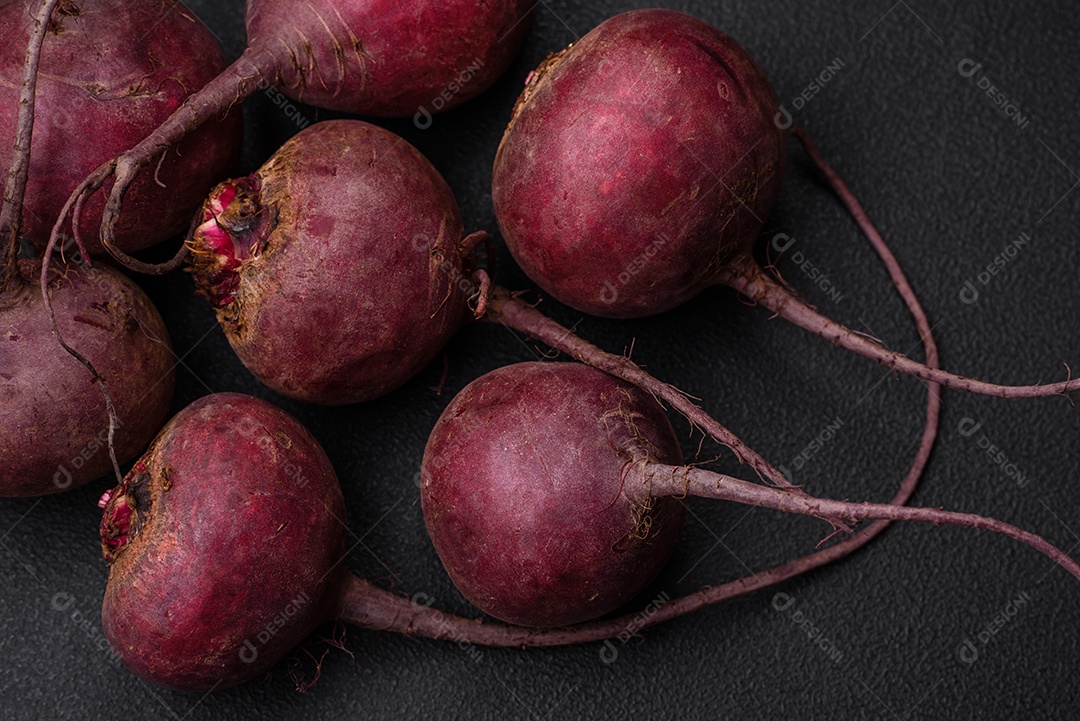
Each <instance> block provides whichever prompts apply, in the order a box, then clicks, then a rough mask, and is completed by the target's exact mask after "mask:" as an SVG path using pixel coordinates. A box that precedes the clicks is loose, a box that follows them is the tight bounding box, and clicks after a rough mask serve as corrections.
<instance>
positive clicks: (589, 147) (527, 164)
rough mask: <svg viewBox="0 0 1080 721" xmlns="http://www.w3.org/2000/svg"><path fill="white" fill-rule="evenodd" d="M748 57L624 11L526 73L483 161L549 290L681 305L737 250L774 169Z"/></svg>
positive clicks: (762, 103)
mask: <svg viewBox="0 0 1080 721" xmlns="http://www.w3.org/2000/svg"><path fill="white" fill-rule="evenodd" d="M776 106H777V101H776V97H775V95H774V94H773V91H772V88H771V87H770V86H769V83H768V81H767V80H766V79H765V76H764V74H763V73H762V72H761V69H760V68H758V66H757V65H756V64H755V63H754V61H753V60H752V59H751V58H750V56H749V55H747V54H746V52H745V51H744V50H743V49H742V48H741V47H739V45H737V44H736V43H735V41H734V40H732V39H731V38H729V37H728V36H727V35H724V34H723V33H721V32H720V31H719V30H716V29H715V28H713V27H711V26H709V25H707V24H706V23H703V22H700V21H698V20H695V19H693V18H691V17H689V16H687V15H683V14H681V13H676V12H673V11H669V10H643V11H638V12H630V13H625V14H623V15H618V16H616V17H614V18H611V19H610V20H608V21H606V22H605V23H603V24H602V25H600V26H599V27H598V28H596V29H595V30H593V31H592V32H590V33H589V34H587V35H586V36H585V37H583V38H581V40H579V41H578V42H576V43H574V44H573V45H572V46H570V47H569V48H568V49H566V50H564V51H562V52H561V53H558V54H556V55H554V56H552V57H551V58H549V59H548V60H547V61H546V62H545V63H544V64H543V65H541V66H540V67H539V68H538V69H537V70H536V71H535V72H534V73H533V75H532V76H531V77H530V79H529V84H528V87H527V88H526V90H525V92H524V93H523V94H522V96H521V98H520V99H519V100H518V105H517V108H516V109H515V112H514V117H513V120H511V122H510V126H509V127H508V128H507V130H506V134H505V136H504V137H503V141H502V144H501V145H500V146H499V152H498V156H497V157H496V160H495V173H494V177H493V179H492V189H493V200H494V202H495V211H496V214H497V217H498V220H499V228H500V229H501V230H502V233H503V236H504V237H505V238H506V244H507V246H508V247H509V248H510V252H511V253H512V254H513V256H514V259H515V260H517V262H518V264H519V265H521V268H522V270H524V271H525V272H526V273H527V274H528V275H529V277H530V278H532V279H533V280H534V281H536V283H537V284H539V285H540V287H541V288H543V289H544V290H545V291H547V292H549V293H551V294H552V295H553V296H555V297H556V298H558V299H559V300H560V301H562V302H564V303H567V304H568V305H571V306H573V307H574V308H577V309H578V310H581V311H584V312H586V313H592V314H594V315H601V316H610V317H617V318H633V317H641V316H647V315H653V314H655V313H661V312H663V311H666V310H670V309H671V308H674V307H676V306H679V305H681V304H683V303H684V302H686V301H687V300H689V299H690V298H692V297H694V296H695V295H697V294H698V293H700V292H701V291H702V290H704V289H705V288H707V287H709V286H710V285H713V284H715V283H716V273H717V271H718V270H719V269H720V268H722V267H724V265H725V264H727V263H729V262H731V261H732V260H733V259H735V258H737V257H739V256H740V255H741V254H743V253H745V252H747V251H748V250H749V248H750V246H751V244H752V243H753V242H754V239H755V238H756V237H757V235H758V232H759V231H760V230H761V225H762V222H763V221H764V219H765V218H766V217H768V215H769V213H770V212H771V211H772V208H773V206H774V205H775V203H776V198H777V195H778V193H779V190H780V181H781V178H782V176H783V170H784V158H785V145H784V133H783V131H782V130H780V129H779V128H778V127H777V126H776V125H775V124H774V123H773V115H774V114H775V113H776Z"/></svg>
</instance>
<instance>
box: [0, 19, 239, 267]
mask: <svg viewBox="0 0 1080 721" xmlns="http://www.w3.org/2000/svg"><path fill="white" fill-rule="evenodd" d="M40 4H41V3H40V1H39V0H0V26H2V27H5V28H9V29H11V30H12V31H13V32H12V33H9V34H8V37H6V38H5V40H4V43H3V46H4V47H3V48H2V49H0V147H3V148H10V147H12V144H13V143H12V141H13V139H14V130H15V125H16V123H15V119H16V115H17V113H18V103H17V102H16V100H17V97H18V87H19V85H20V81H19V79H20V78H21V76H22V68H23V56H24V50H25V48H26V43H27V38H28V36H29V31H28V30H27V26H28V25H29V24H30V23H29V21H30V19H31V18H32V16H33V15H34V14H36V12H37V8H38V7H39V6H40ZM148 28H153V32H148ZM224 67H225V57H224V55H223V54H222V51H221V48H220V46H219V45H218V43H217V41H216V40H215V39H214V36H213V35H212V34H211V33H210V31H209V30H208V29H207V28H206V26H204V25H203V24H202V23H201V22H200V21H199V20H198V19H197V18H196V17H195V16H194V15H193V14H192V13H191V12H190V11H189V10H188V9H187V8H186V7H184V5H183V3H181V2H177V1H176V0H165V1H162V0H124V1H120V0H65V1H64V2H62V3H60V4H59V7H58V8H57V10H56V12H55V13H54V14H53V15H52V19H51V22H50V26H49V34H48V36H47V38H46V40H45V46H44V51H43V53H42V60H41V81H40V82H39V83H38V87H37V101H36V102H37V108H38V114H39V115H40V116H41V117H42V118H43V119H44V120H43V121H42V122H39V123H38V124H37V127H36V128H35V132H34V142H33V148H32V153H31V158H32V160H31V166H30V174H29V182H28V187H27V196H26V202H25V206H24V208H23V215H22V230H23V233H24V234H25V235H26V237H27V238H29V239H30V240H32V241H33V242H34V243H35V244H36V245H38V246H39V247H44V246H45V244H46V242H47V241H48V238H49V232H50V230H51V229H52V227H53V224H54V223H56V221H57V219H58V218H59V217H60V215H61V209H62V208H63V206H64V202H65V201H66V200H67V197H68V194H69V193H70V192H71V189H72V188H74V187H76V186H77V185H78V184H79V183H80V182H81V181H82V179H83V178H85V177H86V176H87V175H88V174H89V173H90V172H91V171H93V170H94V169H95V168H97V167H98V166H99V165H101V163H103V162H105V161H106V160H108V159H109V158H111V157H113V156H114V155H116V154H117V153H120V152H122V151H123V150H126V149H127V148H129V147H131V146H132V145H133V144H135V143H136V142H138V141H139V140H141V139H142V138H144V137H145V136H146V135H147V134H148V133H149V132H150V131H151V130H152V129H153V128H155V127H157V125H158V124H160V123H161V122H162V121H163V120H164V119H165V118H167V117H169V115H171V114H172V113H173V112H174V111H175V110H176V109H177V108H178V107H180V105H181V104H182V103H183V102H184V101H185V100H186V99H187V97H188V96H189V95H190V94H191V93H192V92H194V91H196V90H198V89H199V88H200V87H202V86H203V85H205V84H206V82H207V81H208V80H210V79H211V78H213V77H214V76H215V75H216V74H217V73H219V72H221V70H222V69H223V68H224ZM240 134H241V122H240V113H239V111H238V110H237V111H234V112H230V113H229V114H228V115H227V116H226V117H224V118H215V119H214V120H212V121H211V122H209V123H207V124H206V125H205V126H204V127H202V128H200V129H199V130H198V131H197V132H195V133H193V134H192V135H191V136H189V137H188V138H186V139H185V140H184V142H183V143H181V144H179V145H177V146H176V147H175V148H172V149H170V150H168V151H166V152H165V153H164V155H163V154H162V152H161V151H162V149H161V148H157V149H155V151H154V155H153V162H154V168H155V169H154V172H153V173H152V174H147V176H146V177H143V178H139V180H138V181H136V182H135V183H134V184H133V185H132V186H131V188H129V189H128V191H127V195H126V198H125V199H126V202H127V206H126V210H125V212H124V214H123V215H122V216H121V217H120V218H119V222H118V224H117V225H116V231H115V242H116V244H117V245H118V246H119V247H121V248H123V249H125V250H127V251H129V252H132V251H135V250H139V249H142V248H146V247H148V246H150V245H153V244H155V243H159V242H161V241H163V240H165V239H167V238H169V237H171V236H174V235H176V234H177V233H179V232H181V231H183V230H186V229H187V225H188V222H189V221H190V219H191V213H192V212H193V211H194V209H195V208H197V207H198V204H199V202H200V201H201V200H202V199H203V198H204V197H205V195H206V191H207V189H208V188H209V187H210V186H211V184H212V183H213V182H214V181H216V180H218V179H219V178H220V177H222V176H224V175H225V174H226V173H228V172H229V169H230V168H231V167H232V165H233V163H234V162H235V159H236V157H237V153H238V151H239V144H240V143H239V141H240ZM0 157H2V156H0ZM159 161H160V162H159ZM104 207H105V203H104V199H102V198H93V199H90V200H89V201H88V202H87V204H86V205H85V207H84V208H83V212H82V218H81V222H80V224H79V227H78V229H79V231H80V237H81V238H82V239H84V240H85V242H86V247H87V249H88V250H89V252H91V253H98V252H101V250H102V246H101V243H100V241H99V240H98V237H97V229H98V226H99V225H100V224H101V214H102V211H103V210H104Z"/></svg>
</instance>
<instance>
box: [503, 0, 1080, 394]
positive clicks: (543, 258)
mask: <svg viewBox="0 0 1080 721" xmlns="http://www.w3.org/2000/svg"><path fill="white" fill-rule="evenodd" d="M778 112H779V107H778V104H777V100H776V96H775V94H774V93H773V91H772V88H771V87H770V86H769V84H768V82H767V80H766V79H765V77H764V75H763V74H762V72H761V69H760V68H759V67H758V66H757V65H756V64H755V63H754V61H753V60H752V59H751V58H750V56H749V55H748V54H747V53H746V51H745V50H743V49H742V48H741V47H740V46H739V45H738V44H736V43H735V41H733V40H732V39H731V38H729V37H728V36H727V35H725V34H724V33H722V32H720V31H719V30H717V29H716V28H713V27H711V26H710V25H708V24H706V23H704V22H701V21H699V20H696V19H694V18H691V17H689V16H687V15H683V14H681V13H677V12H674V11H670V10H639V11H633V12H628V13H624V14H622V15H617V16H615V17H613V18H611V19H609V20H607V21H605V22H604V23H602V24H600V25H599V26H598V27H597V28H595V29H594V30H593V31H592V32H590V33H588V34H587V35H585V36H584V37H583V38H581V39H580V40H579V41H578V42H576V43H574V44H573V45H572V46H570V47H569V48H567V49H566V50H564V51H562V52H561V53H557V54H556V55H553V56H552V57H551V58H549V59H548V60H547V61H546V62H545V63H544V64H542V65H541V66H540V67H539V68H538V69H537V70H536V72H534V73H533V75H532V76H531V77H530V79H529V81H528V84H527V87H526V89H525V91H524V92H523V93H522V95H521V97H520V99H519V100H518V103H517V106H516V108H515V110H514V115H513V118H512V120H511V121H510V124H509V126H508V127H507V129H506V133H505V135H504V137H503V140H502V143H501V144H500V146H499V151H498V154H497V156H496V159H495V167H494V173H493V177H492V195H493V200H494V203H495V212H496V216H497V218H498V222H499V227H500V229H501V230H502V233H503V236H504V237H505V239H506V243H507V246H508V247H509V249H510V252H511V253H512V254H513V256H514V258H515V259H516V260H517V262H518V263H519V264H520V265H521V267H522V269H523V270H524V271H525V272H526V273H527V274H528V275H529V277H530V278H532V279H533V280H534V281H535V282H536V283H537V284H538V285H539V286H540V287H541V288H543V289H544V290H545V291H547V292H548V293H550V294H551V295H552V296H554V297H555V298H557V299H558V300H560V301H561V302H563V303H566V304H567V305H570V306H572V307H574V308H576V309H578V310H581V311H584V312H587V313H592V314H595V315H601V316H608V317H614V318H637V317H643V316H649V315H654V314H657V313H662V312H664V311H666V310H670V309H671V308H674V307H676V306H678V305H680V304H682V303H684V302H686V301H687V300H689V299H690V298H692V297H694V296H695V295H697V294H698V293H700V292H701V291H702V290H704V289H705V288H707V287H710V286H713V285H726V286H730V287H732V288H734V289H736V290H737V291H739V293H741V294H742V295H744V296H745V297H746V298H747V299H748V300H749V301H751V302H754V303H757V304H760V305H762V306H764V307H766V308H768V309H769V310H771V311H773V312H774V313H776V314H777V315H781V316H783V317H785V318H787V319H788V320H790V321H792V322H794V323H796V324H797V325H799V326H801V327H803V328H805V329H807V330H810V331H811V332H813V333H816V334H818V335H820V336H822V337H823V338H825V339H827V340H829V341H830V342H832V343H834V344H836V345H838V346H840V347H842V348H846V349H848V350H852V351H854V352H856V353H860V354H861V355H864V356H866V357H868V358H870V359H872V360H875V361H877V362H878V363H881V364H883V365H885V366H887V367H889V368H894V369H896V370H899V371H903V372H905V373H909V374H911V375H915V376H917V377H919V378H921V379H923V380H926V381H936V382H940V383H942V384H943V385H945V386H948V387H952V388H961V389H965V390H969V391H972V392H975V393H984V394H987V395H997V396H1003V397H1037V396H1050V395H1057V394H1061V393H1066V392H1069V391H1072V390H1076V389H1078V388H1080V379H1078V380H1072V381H1069V382H1062V383H1051V384H1046V385H1033V386H1003V385H998V384H993V383H987V382H984V381H979V380H974V379H971V378H965V377H963V376H958V375H955V374H952V373H948V372H945V371H942V370H940V369H936V368H931V367H929V366H928V365H926V364H922V363H918V362H916V361H913V360H911V359H909V358H907V357H906V356H904V355H901V354H899V353H896V352H893V351H890V350H888V349H886V348H885V347H884V346H883V345H881V344H880V343H878V342H875V341H873V340H871V339H869V338H867V337H865V336H864V335H861V334H857V333H855V332H853V331H851V330H850V329H848V328H846V327H844V326H842V325H840V324H838V323H835V322H833V321H831V320H829V319H827V318H825V317H824V316H822V315H820V314H819V313H818V312H817V311H816V310H814V309H813V308H811V307H810V306H808V305H807V304H806V303H805V301H803V300H802V299H800V298H799V297H797V296H796V295H795V294H794V293H792V292H791V291H790V290H788V289H787V288H786V287H785V286H784V285H783V284H782V283H780V282H778V281H777V280H775V279H774V278H772V277H771V276H770V275H769V274H768V273H767V272H766V271H765V270H763V269H762V268H761V267H760V266H759V265H758V264H757V262H756V261H755V260H754V259H753V257H752V249H753V242H754V239H755V238H756V237H757V235H758V233H759V231H760V230H761V227H762V224H763V222H764V220H765V218H766V217H768V214H769V212H770V211H771V210H772V208H773V205H774V204H775V201H776V197H777V193H778V191H779V187H780V182H781V177H782V174H783V167H784V162H785V144H784V134H783V131H782V130H781V128H780V123H778V122H776V117H777V113H778ZM785 127H786V125H785ZM793 134H794V135H795V137H796V138H797V139H798V140H799V141H800V142H801V143H802V144H803V146H804V148H805V149H806V152H807V154H808V155H809V157H810V159H811V160H812V161H813V162H814V164H815V165H816V166H817V167H818V168H819V169H820V170H821V172H822V173H823V174H824V175H825V177H826V179H827V180H828V182H829V183H830V185H831V186H832V187H833V189H834V190H835V191H836V193H837V194H838V195H839V197H840V199H841V200H842V201H843V203H844V204H845V205H846V206H847V207H848V209H849V211H850V212H851V213H852V214H853V215H854V216H855V218H856V220H857V221H858V222H859V224H860V226H861V227H862V228H863V230H864V232H866V233H867V234H870V235H876V231H874V230H873V228H872V227H871V226H870V225H869V221H868V220H867V219H866V215H865V213H864V212H863V210H862V208H861V207H860V206H859V203H858V201H857V200H856V199H855V198H854V196H853V195H852V194H851V192H850V191H849V190H848V189H847V187H846V186H845V185H844V183H843V181H841V180H840V178H839V177H838V176H837V175H836V173H835V172H834V171H833V169H832V168H831V167H829V166H828V164H827V163H826V162H825V161H824V160H823V159H822V158H821V156H820V154H819V153H818V151H817V149H816V148H815V147H814V146H813V144H812V143H811V142H810V140H809V138H808V137H807V135H806V134H805V132H804V131H802V129H800V128H795V129H794V130H793ZM628 138H630V139H632V141H631V142H627V139H628Z"/></svg>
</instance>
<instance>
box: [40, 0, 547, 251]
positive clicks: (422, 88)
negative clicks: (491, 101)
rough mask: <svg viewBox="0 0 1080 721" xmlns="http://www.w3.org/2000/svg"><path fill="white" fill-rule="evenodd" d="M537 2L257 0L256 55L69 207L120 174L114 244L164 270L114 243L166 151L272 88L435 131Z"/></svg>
mask: <svg viewBox="0 0 1080 721" xmlns="http://www.w3.org/2000/svg"><path fill="white" fill-rule="evenodd" d="M534 4H535V3H533V2H530V1H529V0H491V1H489V2H479V3H478V2H475V1H474V0H421V1H414V2H409V3H389V2H378V1H377V0H348V1H347V2H339V1H335V0H313V1H312V2H305V3H302V4H299V5H298V4H296V3H292V2H286V1H285V0H249V2H248V3H247V29H248V47H247V49H246V50H245V51H244V54H243V55H242V56H241V57H240V58H239V59H238V60H237V61H236V62H234V63H233V64H232V65H230V66H229V67H228V68H226V69H225V70H224V71H223V72H221V74H220V75H218V76H217V77H216V78H214V79H213V80H212V81H211V82H209V83H208V84H207V85H206V87H204V88H203V89H202V90H200V91H199V92H197V93H195V94H194V95H192V96H191V97H190V98H189V99H188V100H187V101H185V103H184V104H183V105H182V106H180V107H179V108H178V109H176V112H175V113H173V114H172V115H171V116H169V117H168V119H167V120H165V121H164V122H163V123H161V125H160V126H159V127H157V129H155V130H154V131H153V132H152V133H149V134H144V139H142V141H141V142H139V143H138V144H137V145H134V147H132V146H130V145H129V146H128V147H129V148H130V149H127V150H125V152H123V153H121V154H119V155H117V157H115V158H113V159H112V160H111V161H109V162H107V163H105V164H104V165H102V166H100V167H98V168H97V170H95V171H94V172H93V173H91V174H90V175H89V176H88V177H86V180H85V181H83V182H82V183H81V184H80V185H79V186H78V187H77V188H76V189H75V191H74V192H73V193H72V194H71V197H70V198H69V199H68V204H67V206H66V210H65V214H66V212H69V211H71V210H72V209H74V208H76V207H77V204H78V203H79V202H83V200H85V199H86V198H88V197H90V196H92V195H93V194H94V193H96V192H97V191H98V190H99V189H101V188H103V187H104V185H105V183H106V181H107V179H108V178H109V177H111V176H112V175H113V174H115V176H116V177H115V182H114V183H113V186H112V188H111V189H108V191H107V192H108V201H107V205H106V211H105V215H104V218H103V221H102V223H101V236H102V239H103V241H102V242H103V243H104V245H105V246H106V248H108V249H109V251H110V252H111V253H112V254H113V256H114V257H116V258H117V260H119V261H120V262H122V263H124V264H125V265H127V266H128V267H129V268H131V269H133V270H138V271H141V272H160V271H161V267H154V266H149V265H146V264H143V263H141V262H139V261H137V260H136V259H134V258H131V257H130V256H129V255H128V254H127V253H125V252H123V250H122V249H121V248H119V247H117V244H116V243H115V241H114V238H115V235H116V223H117V218H118V217H119V214H120V209H121V206H122V204H123V203H124V201H125V194H126V193H127V192H128V187H129V186H130V185H131V184H132V182H133V181H134V179H135V177H136V176H137V175H139V173H140V172H141V170H142V169H144V168H147V167H149V166H150V164H151V163H152V162H153V160H154V159H155V158H156V157H157V156H158V155H159V154H160V153H161V151H162V150H163V149H165V148H169V147H173V146H175V145H176V144H177V143H179V142H180V141H181V139H183V138H184V137H185V136H186V135H187V134H188V133H191V132H192V131H193V130H194V129H195V128H198V127H199V126H201V125H202V124H203V123H205V122H206V121H207V120H209V119H211V118H213V117H215V116H217V115H220V114H221V113H223V112H225V111H226V110H228V109H229V108H231V107H232V106H233V105H235V104H236V103H239V102H240V101H242V100H243V99H244V98H246V97H248V96H250V95H252V94H253V93H255V92H256V91H257V90H259V89H263V88H266V87H268V86H271V85H274V86H278V87H280V88H281V90H282V92H283V93H284V94H285V95H287V96H288V97H290V98H292V99H293V100H296V101H298V102H304V103H310V104H312V105H315V106H317V107H320V108H326V109H329V110H339V111H343V112H348V113H354V114H357V115H376V116H390V117H412V116H415V120H416V123H417V124H418V125H420V126H421V127H426V126H427V124H428V123H430V122H431V116H432V114H434V113H438V112H441V111H443V110H447V109H450V108H453V107H456V106H457V105H459V104H461V103H463V102H465V101H467V100H469V99H471V98H474V97H476V96H477V95H479V94H480V93H482V92H483V91H485V90H487V88H488V87H490V86H491V84H492V83H494V82H495V80H496V79H497V78H498V77H499V76H500V75H502V73H503V71H504V70H505V69H506V67H507V66H508V65H509V64H510V60H511V59H512V58H513V56H514V55H515V54H516V53H517V50H518V48H519V47H520V46H521V43H522V41H523V40H524V37H525V32H526V30H527V29H528V25H529V23H528V20H529V17H530V12H531V9H532V7H533V5H534ZM84 175H85V174H84ZM65 187H69V186H65ZM63 220H64V218H63V216H61V218H60V219H59V220H58V221H57V223H56V224H55V226H54V227H53V234H54V235H55V234H58V233H59V230H60V226H61V225H62V223H63ZM182 252H183V251H181V253H182ZM164 267H170V266H169V265H166V266H164Z"/></svg>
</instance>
